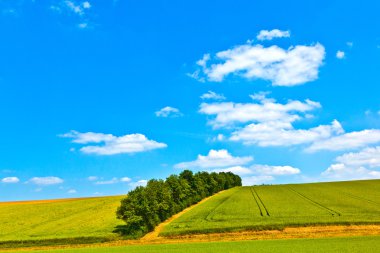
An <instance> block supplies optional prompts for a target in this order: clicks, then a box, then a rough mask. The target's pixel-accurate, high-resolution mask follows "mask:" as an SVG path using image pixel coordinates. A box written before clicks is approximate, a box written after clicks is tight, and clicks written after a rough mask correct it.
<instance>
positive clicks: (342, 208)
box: [161, 180, 380, 236]
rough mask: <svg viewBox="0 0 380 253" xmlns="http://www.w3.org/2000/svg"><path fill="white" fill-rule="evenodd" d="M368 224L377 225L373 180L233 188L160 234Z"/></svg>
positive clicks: (378, 190) (378, 187)
mask: <svg viewBox="0 0 380 253" xmlns="http://www.w3.org/2000/svg"><path fill="white" fill-rule="evenodd" d="M371 223H372V224H379V223H380V181H379V180H368V181H352V182H335V183H314V184H297V185H295V184H294V185H273V186H254V187H239V188H234V189H231V190H228V191H225V192H223V193H221V194H218V195H216V196H214V197H213V198H211V199H210V200H209V201H207V202H205V203H202V204H200V205H198V206H197V207H195V208H193V209H192V210H191V211H189V212H187V213H185V214H184V215H182V216H181V217H179V218H178V219H175V220H174V221H172V222H171V223H169V224H168V225H167V226H166V227H165V228H164V229H163V231H162V232H161V235H163V236H173V235H181V234H192V233H211V232H225V231H237V230H266V229H283V228H284V227H287V226H307V225H333V224H371Z"/></svg>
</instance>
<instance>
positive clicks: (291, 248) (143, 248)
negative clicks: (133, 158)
mask: <svg viewBox="0 0 380 253" xmlns="http://www.w3.org/2000/svg"><path fill="white" fill-rule="evenodd" d="M0 252H1V251H0ZM6 252H9V251H6ZM33 252H36V253H45V252H46V253H47V252H48V253H124V252H128V253H161V252H165V253H199V252H202V253H214V252H225V253H233V252H239V253H245V252H247V253H248V252H249V253H250V252H264V253H265V252H268V253H269V252H270V253H273V252H326V253H328V252H348V253H349V252H380V237H372V236H367V237H349V238H322V239H291V240H266V241H240V242H209V243H191V244H189V243H183V244H159V245H133V246H123V247H99V248H79V249H61V250H37V251H33Z"/></svg>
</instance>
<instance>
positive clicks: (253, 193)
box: [250, 186, 270, 216]
mask: <svg viewBox="0 0 380 253" xmlns="http://www.w3.org/2000/svg"><path fill="white" fill-rule="evenodd" d="M250 189H251V193H252V196H253V198H254V199H255V201H256V204H257V206H258V207H259V209H260V214H261V216H264V214H263V212H262V210H261V207H260V205H259V203H258V201H257V199H258V200H259V202H260V203H261V205H262V206H263V207H264V210H265V212H266V215H267V216H270V214H269V211H268V209H267V207H266V206H265V204H264V202H263V200H262V199H261V198H260V195H259V194H258V193H257V191H256V190H255V188H254V187H253V186H252V187H250ZM256 196H257V199H256Z"/></svg>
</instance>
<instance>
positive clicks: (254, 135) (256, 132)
mask: <svg viewBox="0 0 380 253" xmlns="http://www.w3.org/2000/svg"><path fill="white" fill-rule="evenodd" d="M342 132H343V129H342V126H341V125H340V123H339V122H338V121H333V122H332V123H331V125H320V126H318V127H314V128H310V129H294V127H293V126H292V124H290V123H283V122H278V121H273V122H265V123H258V124H250V125H247V126H245V127H244V128H242V129H239V130H237V131H235V132H233V133H232V136H231V137H230V140H231V141H239V142H243V143H244V144H245V145H258V146H261V147H269V146H293V145H300V144H309V143H313V142H316V141H319V140H325V139H328V138H330V137H332V136H333V135H335V134H339V133H342Z"/></svg>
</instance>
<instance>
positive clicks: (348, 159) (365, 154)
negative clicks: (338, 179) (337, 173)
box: [336, 146, 380, 168]
mask: <svg viewBox="0 0 380 253" xmlns="http://www.w3.org/2000/svg"><path fill="white" fill-rule="evenodd" d="M336 161H337V162H339V163H343V164H346V165H349V166H355V167H360V166H366V167H370V168H380V146H379V147H369V148H365V149H363V150H361V151H360V152H357V153H353V152H352V153H347V154H343V155H341V156H339V157H337V158H336Z"/></svg>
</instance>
